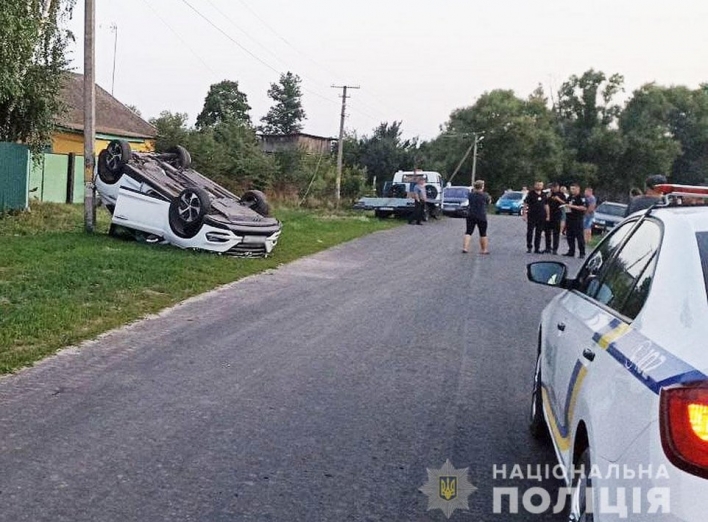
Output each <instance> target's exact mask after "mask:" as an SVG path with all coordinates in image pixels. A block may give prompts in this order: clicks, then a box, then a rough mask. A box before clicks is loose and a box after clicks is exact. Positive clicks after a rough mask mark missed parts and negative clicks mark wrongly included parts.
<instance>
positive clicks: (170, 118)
mask: <svg viewBox="0 0 708 522" xmlns="http://www.w3.org/2000/svg"><path fill="white" fill-rule="evenodd" d="M187 118H188V116H187V114H186V113H181V112H174V113H172V112H170V111H162V112H161V113H160V117H159V118H151V119H150V124H151V125H152V126H153V127H155V128H156V129H157V139H156V140H155V149H156V150H157V151H158V152H165V151H167V150H169V149H171V148H172V147H175V146H177V145H185V144H186V143H187V139H188V136H189V129H188V128H187V126H186V122H187Z"/></svg>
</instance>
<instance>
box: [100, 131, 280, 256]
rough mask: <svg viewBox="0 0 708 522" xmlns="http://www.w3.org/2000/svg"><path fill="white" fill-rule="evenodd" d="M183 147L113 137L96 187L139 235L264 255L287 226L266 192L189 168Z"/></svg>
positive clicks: (115, 222)
mask: <svg viewBox="0 0 708 522" xmlns="http://www.w3.org/2000/svg"><path fill="white" fill-rule="evenodd" d="M190 164H191V157H190V155H189V153H188V152H187V151H186V150H185V149H184V148H183V147H177V148H176V149H174V151H172V152H170V153H165V154H158V153H154V152H148V153H144V152H143V153H140V152H133V151H131V150H130V145H129V144H128V142H126V141H122V140H114V141H111V142H110V143H109V144H108V147H106V149H104V150H102V151H101V152H100V153H99V155H98V166H97V167H98V168H97V176H96V179H95V184H96V190H97V192H98V195H99V197H100V198H101V201H102V202H103V204H104V205H105V206H106V208H107V209H108V210H109V211H110V212H111V213H112V215H113V216H112V218H111V233H112V234H114V233H116V232H117V230H118V227H120V229H122V230H127V231H128V232H129V233H130V234H132V235H133V236H134V237H135V238H137V239H142V240H145V241H147V242H150V243H169V244H172V245H175V246H178V247H180V248H191V249H199V250H210V251H213V252H219V253H222V254H228V255H234V256H243V257H262V256H267V255H268V254H270V253H271V252H272V250H273V248H274V247H275V245H276V243H277V242H278V238H279V237H280V232H281V228H282V225H281V223H280V222H279V221H278V220H277V219H275V218H273V217H270V216H269V212H270V209H269V206H268V203H267V201H266V198H265V196H264V195H263V193H262V192H259V191H257V190H249V191H247V192H245V193H244V194H243V195H242V196H241V197H237V196H235V195H234V194H232V193H231V192H229V191H228V190H226V189H225V188H224V187H222V186H220V185H218V184H217V183H215V182H213V181H212V180H210V179H209V178H207V177H205V176H203V175H201V174H200V173H198V172H197V171H195V170H194V169H192V168H190Z"/></svg>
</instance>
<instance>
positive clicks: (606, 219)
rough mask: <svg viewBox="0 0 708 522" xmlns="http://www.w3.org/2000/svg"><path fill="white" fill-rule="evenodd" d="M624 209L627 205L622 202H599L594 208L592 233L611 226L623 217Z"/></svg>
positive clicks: (602, 230) (603, 230) (600, 231)
mask: <svg viewBox="0 0 708 522" xmlns="http://www.w3.org/2000/svg"><path fill="white" fill-rule="evenodd" d="M625 210H627V205H625V204H623V203H612V202H610V201H605V202H603V203H600V204H599V205H598V206H597V208H596V209H595V217H594V218H593V220H592V231H593V232H594V233H602V232H605V231H606V230H609V229H611V228H613V227H614V226H615V225H617V224H618V223H619V222H620V221H622V220H623V219H624V212H625Z"/></svg>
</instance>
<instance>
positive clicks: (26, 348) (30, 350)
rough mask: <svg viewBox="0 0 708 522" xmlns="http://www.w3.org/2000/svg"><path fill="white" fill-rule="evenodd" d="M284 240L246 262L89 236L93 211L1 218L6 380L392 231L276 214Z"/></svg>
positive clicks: (348, 215)
mask: <svg viewBox="0 0 708 522" xmlns="http://www.w3.org/2000/svg"><path fill="white" fill-rule="evenodd" d="M275 215H276V217H278V218H279V219H280V220H281V221H282V222H283V233H282V235H281V239H280V241H279V243H278V245H277V247H276V248H275V250H274V251H273V254H272V256H271V257H269V258H267V259H236V258H231V257H226V256H218V255H215V254H210V253H205V252H192V251H184V250H180V249H178V248H175V247H171V246H161V245H147V244H141V243H136V242H133V241H123V240H119V239H116V238H112V237H109V236H108V235H107V230H108V225H109V220H110V217H109V216H108V214H107V213H106V212H105V211H100V212H99V214H98V217H97V227H96V229H97V231H96V233H94V234H86V233H85V232H84V231H83V207H81V206H77V205H74V206H71V205H52V204H46V203H45V204H36V205H34V206H33V210H32V212H29V213H22V214H17V215H6V216H4V217H0V242H2V246H1V247H0V373H8V372H12V371H14V370H16V369H18V368H20V367H22V366H26V365H29V364H31V363H33V362H35V361H37V360H39V359H41V358H43V357H45V356H47V355H48V354H51V353H53V352H55V351H56V350H57V349H59V348H61V347H63V346H67V345H70V344H74V343H77V342H79V341H82V340H85V339H90V338H93V337H95V336H96V335H98V334H99V333H101V332H105V331H106V330H109V329H111V328H114V327H116V326H119V325H122V324H125V323H127V322H130V321H133V320H135V319H138V318H140V317H143V316H145V315H146V314H149V313H153V312H156V311H158V310H160V309H163V308H165V307H167V306H170V305H172V304H175V303H177V302H179V301H182V300H184V299H186V298H187V297H190V296H193V295H196V294H199V293H202V292H205V291H207V290H210V289H212V288H215V287H217V286H219V285H222V284H225V283H229V282H232V281H235V280H238V279H241V278H243V277H246V276H248V275H251V274H255V273H258V272H262V271H264V270H267V269H270V268H275V267H277V266H278V265H280V264H282V263H287V262H289V261H293V260H294V259H297V258H300V257H303V256H306V255H309V254H313V253H315V252H318V251H320V250H324V249H326V248H329V247H331V246H333V245H336V244H338V243H342V242H344V241H348V240H350V239H354V238H356V237H359V236H362V235H365V234H368V233H370V232H374V231H376V230H381V229H386V228H391V227H393V226H396V225H397V224H398V223H400V221H398V222H397V221H395V220H386V221H381V220H377V219H374V218H372V217H370V216H369V215H368V214H366V215H365V214H363V213H352V212H340V213H331V212H329V213H325V212H314V211H305V210H286V209H283V210H280V211H276V212H275Z"/></svg>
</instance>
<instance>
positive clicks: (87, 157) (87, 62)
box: [84, 0, 96, 232]
mask: <svg viewBox="0 0 708 522" xmlns="http://www.w3.org/2000/svg"><path fill="white" fill-rule="evenodd" d="M84 7H85V19H84V228H85V229H86V232H93V230H94V228H95V224H96V206H95V204H94V197H95V193H94V185H93V173H94V166H95V163H96V162H95V158H94V143H95V141H96V82H95V67H96V59H95V54H94V49H95V40H94V38H95V31H96V0H85V5H84Z"/></svg>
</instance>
